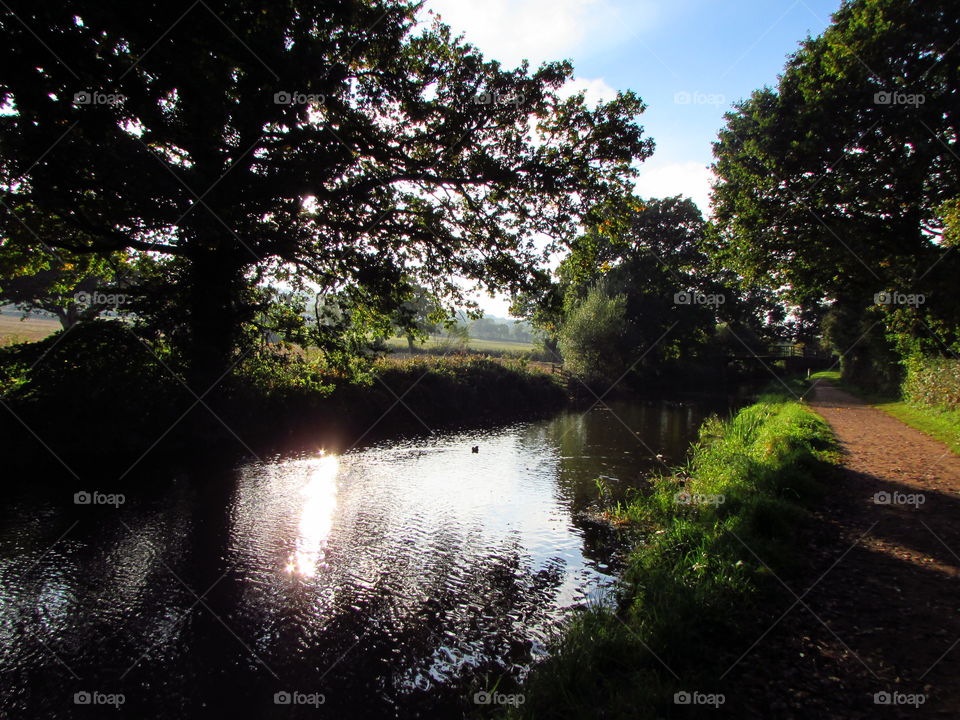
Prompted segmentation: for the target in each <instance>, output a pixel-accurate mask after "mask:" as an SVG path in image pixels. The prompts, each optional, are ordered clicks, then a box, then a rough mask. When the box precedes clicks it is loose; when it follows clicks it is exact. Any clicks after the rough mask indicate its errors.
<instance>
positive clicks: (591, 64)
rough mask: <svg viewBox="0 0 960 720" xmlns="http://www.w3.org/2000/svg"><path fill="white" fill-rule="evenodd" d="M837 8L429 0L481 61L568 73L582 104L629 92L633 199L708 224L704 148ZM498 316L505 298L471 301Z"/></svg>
mask: <svg viewBox="0 0 960 720" xmlns="http://www.w3.org/2000/svg"><path fill="white" fill-rule="evenodd" d="M839 7H840V0H428V2H427V4H426V9H427V10H431V11H434V12H436V13H438V14H439V15H440V16H441V17H442V18H443V20H444V21H445V22H446V23H447V24H448V25H450V26H451V27H452V28H453V29H454V30H455V31H456V32H457V33H462V34H463V35H464V36H465V38H466V39H467V40H468V41H469V42H471V43H473V44H474V45H476V46H477V47H478V48H480V50H481V51H483V53H484V54H485V55H487V56H488V57H493V58H496V59H498V60H500V61H501V62H503V63H505V64H508V65H511V66H514V65H516V64H517V63H519V62H520V61H521V60H522V59H524V58H526V59H529V60H530V61H531V64H532V65H534V66H536V65H539V64H540V63H541V62H543V61H545V60H557V59H564V58H566V59H569V60H571V61H573V64H574V69H575V79H576V83H575V84H576V86H577V87H578V88H582V89H585V90H586V91H587V99H588V100H591V99H592V100H600V99H609V98H610V97H612V96H614V95H615V94H616V91H618V90H633V91H635V92H636V93H637V94H638V95H640V97H641V98H643V100H644V102H645V103H646V104H647V110H646V112H645V113H644V114H643V116H642V117H641V119H640V122H641V124H642V125H643V126H644V129H645V131H646V134H647V136H649V137H652V138H653V139H654V141H655V142H656V145H657V147H656V151H655V152H654V154H653V156H652V157H651V158H650V159H649V160H647V161H646V162H645V163H643V164H642V165H641V167H640V178H639V181H638V183H637V192H638V193H639V194H640V195H641V196H642V197H666V196H670V195H678V194H681V195H686V196H688V197H690V198H692V199H693V200H694V201H695V202H696V203H697V205H698V206H700V209H701V210H702V211H703V213H704V214H705V215H708V214H709V212H710V210H709V204H708V195H709V190H710V183H711V181H712V177H713V176H712V174H711V172H710V169H709V166H710V164H711V162H712V161H713V155H712V146H711V143H712V142H713V141H714V139H715V138H716V135H717V132H718V131H719V130H720V128H721V127H722V126H723V113H724V112H725V111H726V110H727V109H729V107H730V106H731V104H733V103H735V102H737V101H738V100H740V99H743V98H745V97H748V96H749V95H750V93H751V92H752V91H753V90H755V89H757V88H760V87H763V86H764V85H773V84H775V83H776V82H777V76H778V74H779V73H780V72H781V70H782V69H783V66H784V64H785V63H786V61H787V57H788V55H790V54H791V53H792V52H794V51H795V50H796V49H797V45H798V43H799V42H800V41H801V40H803V39H804V38H805V37H806V36H807V35H813V36H816V35H819V34H820V33H821V32H823V30H824V29H825V28H826V27H827V25H828V24H829V23H830V15H831V14H832V13H833V12H835V11H836V10H837V9H838V8H839ZM475 297H476V299H477V300H478V302H479V303H480V306H481V307H482V308H483V309H484V310H485V311H486V312H487V313H490V314H494V315H499V316H506V315H507V307H508V303H507V302H506V300H505V299H504V298H500V297H498V298H488V297H484V296H475Z"/></svg>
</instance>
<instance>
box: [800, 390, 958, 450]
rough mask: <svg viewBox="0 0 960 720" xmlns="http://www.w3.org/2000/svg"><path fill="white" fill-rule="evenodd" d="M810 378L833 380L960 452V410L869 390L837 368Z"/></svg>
mask: <svg viewBox="0 0 960 720" xmlns="http://www.w3.org/2000/svg"><path fill="white" fill-rule="evenodd" d="M810 379H811V380H814V379H824V380H832V381H834V382H836V383H837V384H838V385H839V386H840V387H842V388H843V389H844V390H846V391H848V392H850V393H852V394H854V395H856V396H857V397H859V398H860V399H862V400H864V401H865V402H868V403H870V404H871V405H872V406H873V407H875V408H877V409H878V410H882V411H883V412H885V413H887V415H890V416H892V417H895V418H896V419H897V420H899V421H900V422H902V423H904V424H905V425H909V426H910V427H912V428H914V429H916V430H919V431H920V432H922V433H926V434H927V435H929V436H930V437H932V438H935V439H937V440H939V441H940V442H942V443H943V444H945V445H946V446H947V447H949V448H950V449H951V450H952V451H953V452H955V453H957V454H960V410H946V409H943V408H936V407H930V406H927V405H918V404H916V403H910V402H906V401H904V400H899V399H895V398H890V397H889V396H884V395H877V394H875V393H869V392H866V391H864V390H863V389H862V388H859V387H857V386H856V385H853V384H851V383H848V382H845V381H844V380H842V379H841V378H840V373H839V372H835V371H832V372H820V373H816V374H814V375H811V376H810Z"/></svg>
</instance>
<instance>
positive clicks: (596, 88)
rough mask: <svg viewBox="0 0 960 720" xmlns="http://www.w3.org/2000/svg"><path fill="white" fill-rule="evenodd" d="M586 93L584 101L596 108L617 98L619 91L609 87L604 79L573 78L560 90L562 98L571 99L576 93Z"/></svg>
mask: <svg viewBox="0 0 960 720" xmlns="http://www.w3.org/2000/svg"><path fill="white" fill-rule="evenodd" d="M581 91H585V92H586V94H585V95H584V99H585V100H586V103H587V105H589V106H591V107H594V106H596V105H597V104H598V103H601V102H610V101H611V100H614V99H615V98H616V97H617V91H616V90H614V89H613V88H612V87H610V86H609V85H607V83H606V81H605V80H604V79H603V78H594V79H593V80H588V79H587V78H577V77H575V78H571V79H570V80H568V81H567V83H566V84H565V85H564V86H563V87H562V88H560V92H559V93H558V94H559V95H560V97H563V98H566V97H570V96H571V95H573V94H574V93H578V92H581Z"/></svg>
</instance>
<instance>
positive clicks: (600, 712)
mask: <svg viewBox="0 0 960 720" xmlns="http://www.w3.org/2000/svg"><path fill="white" fill-rule="evenodd" d="M836 459H837V449H836V447H835V444H834V440H833V438H832V435H831V433H830V431H829V428H828V427H827V425H826V424H825V423H824V422H823V420H821V419H820V418H819V417H818V416H817V415H815V414H814V413H813V412H812V411H810V410H809V409H808V408H806V407H804V406H803V405H802V404H800V403H798V402H794V401H792V400H789V399H788V398H787V397H786V396H782V395H766V396H763V397H761V398H760V399H759V401H758V402H757V403H756V404H754V405H751V406H749V407H747V408H744V409H743V410H741V411H740V412H739V413H737V414H736V415H735V416H734V417H733V418H732V419H730V420H727V421H723V420H720V419H717V418H713V419H711V420H708V421H707V422H705V423H704V425H703V427H702V428H701V432H700V440H699V442H698V443H697V444H696V445H695V446H694V448H693V451H692V455H691V457H690V459H689V461H688V463H687V464H686V466H685V467H684V468H682V469H680V470H678V471H677V472H676V473H675V474H673V475H669V476H664V477H660V478H658V479H656V480H655V481H654V483H653V487H652V489H651V490H650V491H649V492H646V493H642V494H638V495H637V496H636V497H635V498H634V499H633V500H631V501H630V502H628V503H626V504H623V505H620V506H618V507H616V508H612V509H611V514H612V515H613V517H614V518H615V519H616V520H617V521H618V522H620V523H623V524H626V525H627V526H629V527H630V528H632V530H633V531H634V532H635V533H636V535H637V544H636V546H635V548H634V549H633V551H632V552H631V554H630V556H629V558H628V560H627V564H626V569H625V571H624V573H623V576H622V579H621V582H620V586H619V588H618V590H617V591H616V593H615V595H614V597H613V598H612V600H613V602H612V604H608V605H599V606H596V607H593V608H590V609H588V610H585V611H583V612H582V613H581V614H579V615H578V616H577V617H576V619H575V620H574V621H573V623H572V625H571V626H570V627H569V628H568V629H567V630H566V631H565V633H564V634H563V635H562V637H561V638H560V639H559V641H558V642H557V644H556V645H555V647H554V648H553V652H552V653H551V655H550V656H549V657H548V658H547V659H546V660H545V661H543V662H542V663H541V664H540V665H538V666H535V669H534V671H533V673H532V675H531V677H530V679H529V681H528V682H527V683H526V685H525V686H524V688H523V692H524V693H525V696H526V702H525V703H524V704H523V705H522V706H521V707H520V708H519V709H518V710H517V711H516V712H515V713H514V714H513V715H511V717H523V718H538V719H544V718H570V717H577V718H631V719H632V720H635V719H637V718H658V717H665V716H668V715H671V714H672V713H673V712H675V711H677V710H679V709H682V708H676V707H675V706H676V704H677V701H676V700H675V699H674V696H675V694H676V693H690V694H692V693H695V692H696V693H700V694H702V695H703V696H708V695H715V696H716V695H718V694H719V695H723V694H724V693H727V694H729V692H730V690H729V688H725V687H724V686H723V683H722V681H720V680H719V678H721V676H722V674H723V672H724V670H726V669H727V668H728V667H730V665H731V664H733V663H734V662H735V661H736V660H737V657H738V656H739V655H740V654H741V653H742V652H743V651H745V650H746V649H747V648H748V646H749V644H750V641H751V639H753V638H755V637H756V635H758V634H759V632H760V631H762V628H759V629H757V628H756V626H757V619H758V617H760V616H761V615H763V611H762V605H763V602H764V598H765V597H766V596H767V595H768V593H770V592H771V591H773V590H775V589H776V588H777V587H778V586H779V585H778V583H777V581H776V580H775V578H774V575H778V576H779V575H781V574H786V575H789V572H790V569H791V566H793V565H794V563H795V562H796V560H797V557H796V554H795V553H796V548H795V545H794V542H795V537H796V532H797V529H798V527H799V526H800V524H801V523H803V522H804V517H805V514H806V508H807V507H808V506H809V505H810V504H811V503H813V502H815V501H816V499H817V498H818V497H820V496H821V494H822V493H823V491H824V489H825V482H827V481H828V480H829V478H830V477H831V473H832V468H833V464H834V463H835V462H836ZM758 608H760V611H758ZM755 629H757V632H756V633H753V630H755ZM751 633H752V634H751ZM677 697H678V698H680V704H682V700H683V696H682V695H679V696H677Z"/></svg>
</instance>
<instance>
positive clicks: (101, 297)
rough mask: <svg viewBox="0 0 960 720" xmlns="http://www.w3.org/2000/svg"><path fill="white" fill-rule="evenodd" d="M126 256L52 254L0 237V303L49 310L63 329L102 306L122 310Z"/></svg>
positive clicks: (98, 311) (38, 246) (37, 246)
mask: <svg viewBox="0 0 960 720" xmlns="http://www.w3.org/2000/svg"><path fill="white" fill-rule="evenodd" d="M130 274H131V271H130V268H129V264H128V258H126V257H124V256H123V255H122V254H121V253H112V254H109V255H94V254H78V253H71V252H68V251H66V250H61V251H60V252H55V251H53V250H50V249H48V248H45V247H43V246H42V245H41V244H40V243H36V242H34V243H27V244H20V243H15V242H13V241H11V240H9V239H2V240H0V304H2V303H10V304H13V305H16V306H17V307H18V308H19V309H21V310H23V311H25V312H29V311H31V310H44V311H46V312H49V313H53V314H54V315H56V316H57V318H58V319H59V320H60V324H61V325H62V326H63V328H64V329H65V330H66V329H69V328H71V327H73V326H74V325H75V324H76V323H78V322H81V321H83V320H93V319H95V318H97V317H99V316H100V315H101V314H102V313H103V312H104V311H107V310H113V311H117V310H122V309H124V308H123V303H118V302H117V298H118V297H123V293H124V292H125V283H126V282H127V281H128V279H129V277H130Z"/></svg>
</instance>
